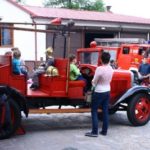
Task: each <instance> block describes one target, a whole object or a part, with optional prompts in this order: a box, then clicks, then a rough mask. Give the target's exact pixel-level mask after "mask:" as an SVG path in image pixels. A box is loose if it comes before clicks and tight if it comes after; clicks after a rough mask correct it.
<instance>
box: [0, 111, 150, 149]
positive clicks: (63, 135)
mask: <svg viewBox="0 0 150 150" xmlns="http://www.w3.org/2000/svg"><path fill="white" fill-rule="evenodd" d="M90 119H91V117H90V114H89V113H85V114H50V115H40V116H38V115H30V117H29V118H28V119H23V125H24V126H25V128H26V131H27V133H26V135H21V136H14V137H12V138H11V139H8V140H3V141H0V150H149V149H150V122H149V123H148V124H147V125H145V126H143V127H132V126H130V124H129V122H128V119H127V117H126V113H119V112H117V113H116V114H115V115H113V116H111V117H110V128H109V133H108V135H107V136H106V137H104V136H101V135H99V137H98V138H90V137H85V136H84V133H85V132H87V131H90V128H91V122H90ZM100 127H101V125H100Z"/></svg>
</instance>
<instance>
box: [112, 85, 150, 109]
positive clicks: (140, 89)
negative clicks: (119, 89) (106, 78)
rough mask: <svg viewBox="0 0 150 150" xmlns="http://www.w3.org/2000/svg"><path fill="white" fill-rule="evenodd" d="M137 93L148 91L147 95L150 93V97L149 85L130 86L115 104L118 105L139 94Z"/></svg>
mask: <svg viewBox="0 0 150 150" xmlns="http://www.w3.org/2000/svg"><path fill="white" fill-rule="evenodd" d="M137 93H146V94H147V95H149V97H150V89H149V88H148V87H145V86H134V87H132V88H130V89H129V90H127V91H126V92H125V93H124V94H123V95H122V96H121V97H120V98H119V99H118V100H117V101H116V103H115V104H114V105H113V107H114V106H116V105H118V104H119V103H121V102H123V101H125V100H127V99H128V98H129V97H131V96H133V95H135V94H137Z"/></svg>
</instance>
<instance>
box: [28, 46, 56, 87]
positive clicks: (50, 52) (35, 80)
mask: <svg viewBox="0 0 150 150" xmlns="http://www.w3.org/2000/svg"><path fill="white" fill-rule="evenodd" d="M45 54H46V58H47V60H46V62H45V63H44V64H42V65H40V66H39V67H38V69H36V70H35V71H34V73H33V77H32V81H33V84H32V85H31V86H30V88H31V89H32V90H36V89H37V88H38V87H39V75H40V74H42V73H45V72H46V70H47V68H48V67H49V66H54V57H53V49H52V47H48V48H47V49H46V52H45Z"/></svg>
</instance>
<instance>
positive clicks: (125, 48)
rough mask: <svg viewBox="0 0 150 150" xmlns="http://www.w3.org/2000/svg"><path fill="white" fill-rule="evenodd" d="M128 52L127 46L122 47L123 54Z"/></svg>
mask: <svg viewBox="0 0 150 150" xmlns="http://www.w3.org/2000/svg"><path fill="white" fill-rule="evenodd" d="M129 52H130V48H129V47H123V51H122V53H123V54H129Z"/></svg>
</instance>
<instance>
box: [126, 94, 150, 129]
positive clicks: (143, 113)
mask: <svg viewBox="0 0 150 150" xmlns="http://www.w3.org/2000/svg"><path fill="white" fill-rule="evenodd" d="M127 116H128V119H129V121H130V122H131V123H132V125H134V126H143V125H145V124H146V123H147V122H148V121H149V119H150V99H149V96H148V95H147V94H144V93H142V94H141V93H140V94H137V95H135V96H134V97H133V98H132V99H131V100H130V101H129V103H128V108H127Z"/></svg>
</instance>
